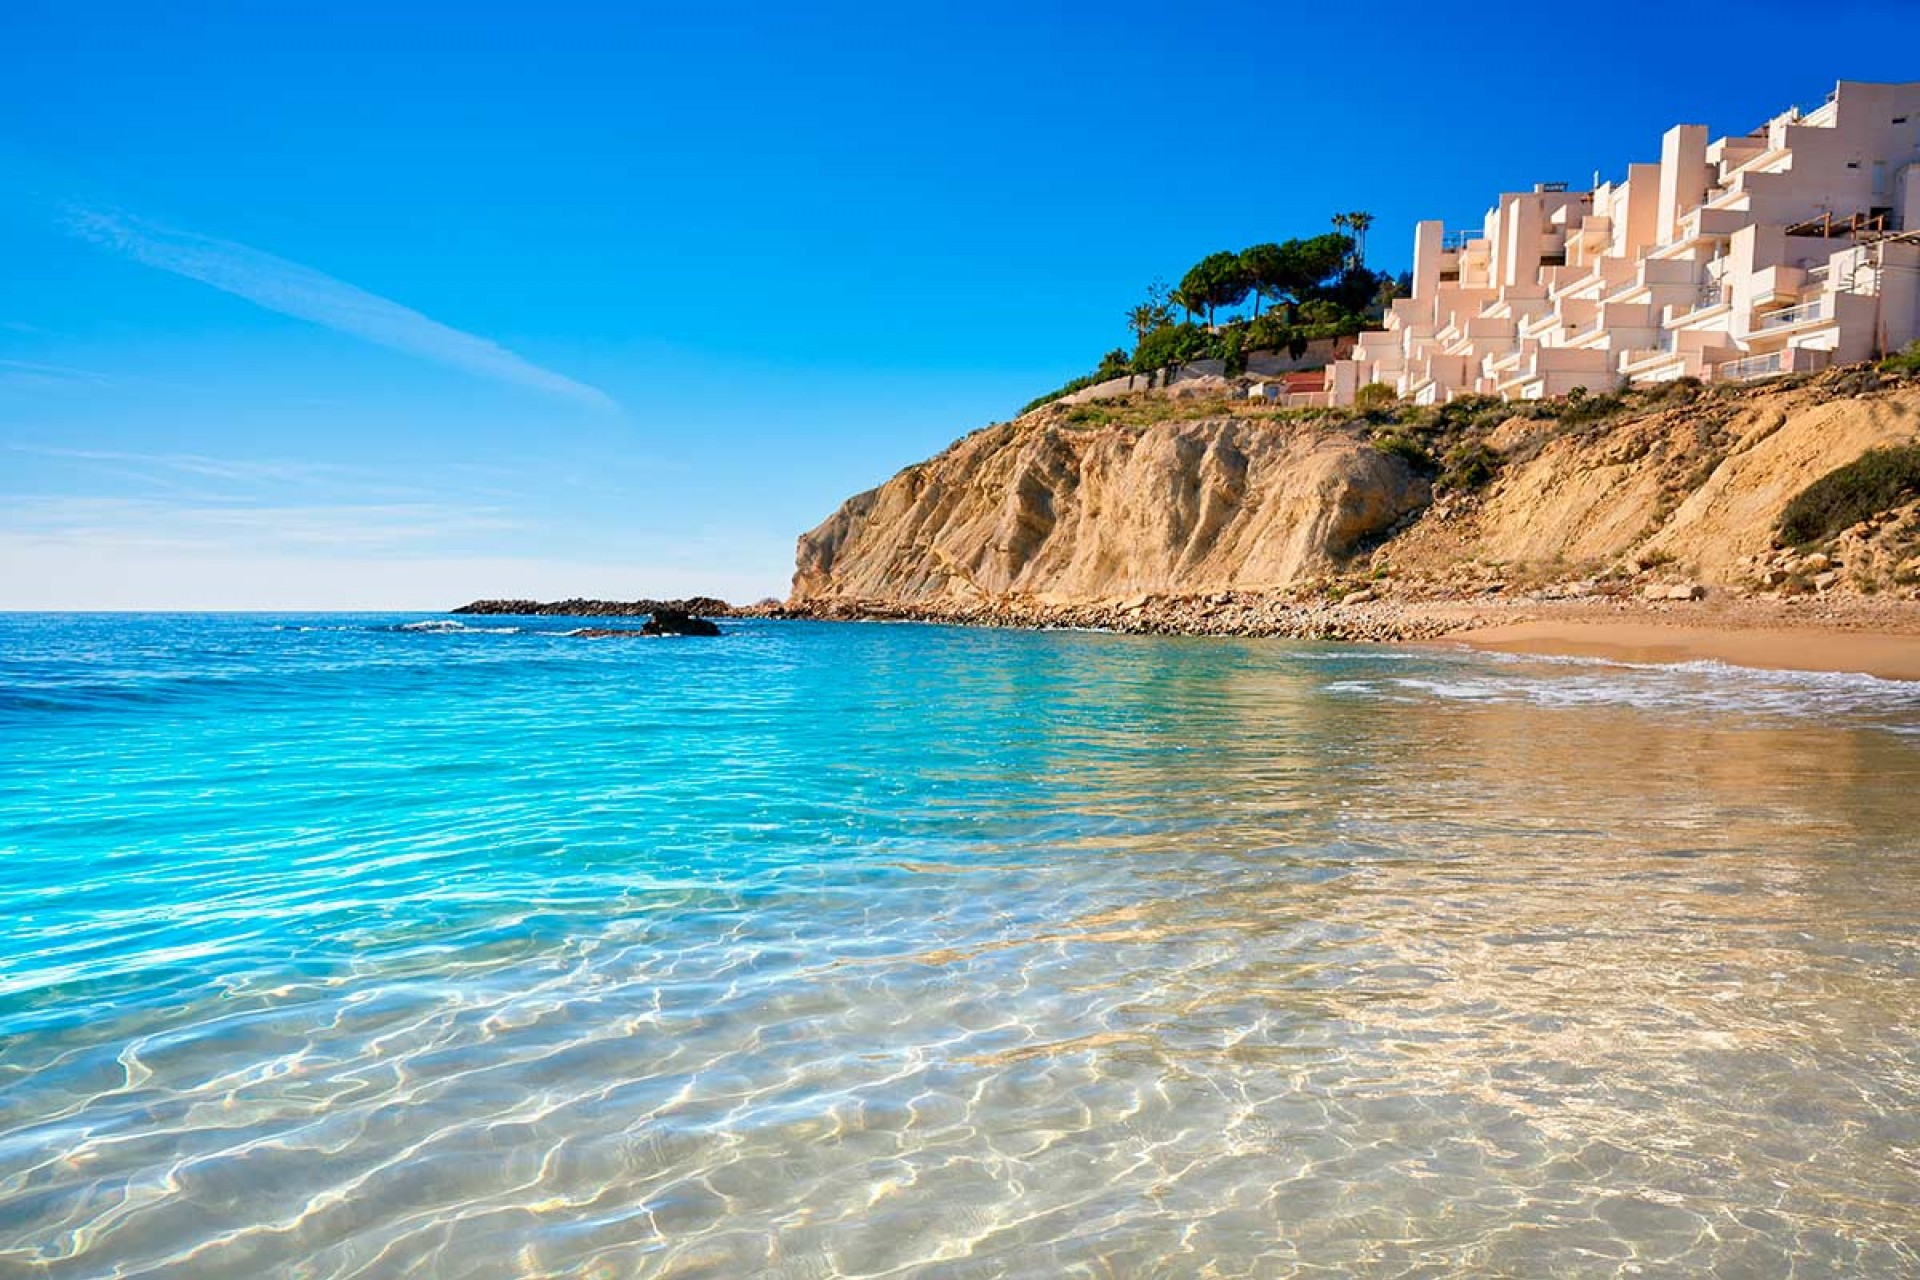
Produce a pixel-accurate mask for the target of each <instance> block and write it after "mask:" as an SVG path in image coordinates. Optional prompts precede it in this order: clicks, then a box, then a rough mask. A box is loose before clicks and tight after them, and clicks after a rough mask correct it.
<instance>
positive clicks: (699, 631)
mask: <svg viewBox="0 0 1920 1280" xmlns="http://www.w3.org/2000/svg"><path fill="white" fill-rule="evenodd" d="M640 634H641V635H643V636H717V635H719V634H720V628H719V627H717V626H715V625H714V624H713V623H711V622H708V621H707V620H706V619H705V618H696V617H694V616H693V615H692V614H690V613H682V612H681V611H680V610H678V609H656V610H654V611H653V616H652V617H651V618H648V619H647V621H646V623H645V625H643V626H642V627H641V628H640Z"/></svg>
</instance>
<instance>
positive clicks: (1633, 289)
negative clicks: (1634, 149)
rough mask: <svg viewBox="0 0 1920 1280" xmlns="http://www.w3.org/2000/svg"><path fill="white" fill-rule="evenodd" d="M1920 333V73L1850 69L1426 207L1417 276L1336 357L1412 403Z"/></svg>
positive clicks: (1337, 367)
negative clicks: (1466, 222) (1792, 104)
mask: <svg viewBox="0 0 1920 1280" xmlns="http://www.w3.org/2000/svg"><path fill="white" fill-rule="evenodd" d="M1916 337H1920V82H1915V83H1911V84H1864V83H1856V82H1853V81H1842V82H1840V84H1839V86H1838V87H1837V88H1836V89H1835V90H1834V91H1833V93H1832V94H1831V95H1830V96H1829V97H1828V99H1827V102H1826V105H1824V106H1822V107H1821V108H1820V109H1819V110H1817V111H1813V112H1810V113H1808V114H1805V115H1803V114H1801V113H1800V112H1799V110H1798V109H1795V110H1790V111H1787V112H1785V113H1784V114H1782V115H1778V116H1775V117H1774V118H1773V119H1771V120H1769V121H1767V123H1766V124H1764V125H1762V126H1761V127H1760V128H1758V129H1755V130H1754V131H1753V132H1752V133H1748V134H1744V135H1741V136H1739V137H1727V138H1721V139H1719V140H1718V141H1716V142H1709V141H1708V140H1707V130H1706V128H1705V126H1703V125H1692V124H1683V125H1677V126H1675V127H1674V128H1672V129H1669V130H1668V131H1667V134H1666V136H1665V137H1664V138H1663V139H1661V144H1660V160H1659V163H1657V164H1635V165H1630V166H1629V167H1628V170H1627V175H1626V177H1625V178H1624V179H1623V180H1622V181H1619V182H1610V183H1606V184H1603V185H1601V186H1598V187H1596V188H1594V189H1593V190H1591V191H1569V190H1567V189H1566V187H1565V184H1561V183H1545V184H1542V185H1540V186H1537V187H1535V188H1534V189H1533V190H1532V191H1524V192H1514V193H1508V194H1505V195H1502V196H1501V197H1500V202H1499V203H1498V204H1497V205H1495V206H1494V207H1493V208H1492V209H1490V210H1488V212H1487V216H1486V220H1485V222H1484V223H1483V224H1482V225H1481V227H1480V228H1478V229H1477V230H1472V231H1464V232H1449V231H1447V230H1446V228H1445V227H1444V225H1443V224H1442V223H1439V222H1422V223H1420V224H1419V226H1418V227H1417V229H1416V230H1415V233H1414V255H1413V293H1412V296H1411V297H1408V298H1402V299H1399V300H1398V301H1396V302H1395V303H1394V304H1393V307H1392V309H1391V311H1390V312H1389V313H1388V315H1387V317H1386V329H1385V330H1384V331H1383V332H1377V333H1365V334H1362V335H1360V339H1359V343H1358V346H1357V347H1356V348H1355V351H1354V355H1353V358H1352V359H1349V360H1342V361H1339V362H1338V363H1336V364H1334V365H1332V366H1331V367H1330V368H1329V370H1328V387H1327V392H1326V395H1327V398H1328V400H1329V401H1330V402H1331V403H1333V404H1349V403H1351V402H1352V400H1353V396H1354V392H1355V391H1356V390H1358V389H1359V388H1360V387H1362V386H1364V385H1366V384H1367V383H1370V382H1383V383H1386V384H1388V385H1390V386H1392V387H1394V388H1395V389H1396V390H1397V391H1398V392H1399V393H1400V394H1401V395H1402V396H1405V397H1407V398H1409V399H1411V400H1413V401H1415V402H1417V403H1421V404H1438V403H1442V402H1444V401H1447V400H1450V399H1452V398H1453V397H1455V396H1459V395H1467V394H1472V393H1481V394H1491V395H1501V396H1506V397H1508V398H1510V399H1538V398H1541V397H1545V396H1558V395H1565V394H1566V393H1567V392H1569V391H1571V390H1573V389H1574V388H1576V387H1584V388H1586V389H1587V390H1589V391H1594V392H1600V391H1608V390H1612V389H1613V388H1615V387H1618V386H1621V385H1624V384H1627V383H1648V382H1661V381H1666V380H1670V379H1673V378H1679V377H1684V376H1692V377H1696V378H1702V379H1707V380H1745V379H1750V378H1757V377H1764V376H1766V375H1769V374H1774V373H1786V372H1795V371H1801V370H1811V369H1822V368H1825V367H1827V366H1828V365H1831V364H1845V363H1849V362H1852V361H1856V360H1866V359H1869V358H1871V357H1873V356H1875V355H1878V354H1881V353H1883V352H1888V351H1896V350H1899V349H1900V348H1902V347H1904V346H1905V345H1906V344H1907V343H1909V342H1912V341H1913V340H1914V339H1915V338H1916Z"/></svg>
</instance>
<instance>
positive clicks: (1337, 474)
mask: <svg viewBox="0 0 1920 1280" xmlns="http://www.w3.org/2000/svg"><path fill="white" fill-rule="evenodd" d="M1429 496H1430V494H1429V489H1428V486H1427V484H1426V482H1425V481H1423V480H1421V479H1419V478H1417V477H1416V476H1414V475H1413V473H1412V472H1411V471H1410V470H1409V469H1408V468H1407V466H1406V464H1404V463H1403V462H1401V461H1400V460H1399V459H1397V458H1392V457H1389V456H1387V455H1385V454H1382V453H1380V452H1379V451H1377V450H1375V449H1374V448H1372V447H1371V446H1370V445H1369V444H1367V443H1366V442H1365V440H1364V439H1363V438H1361V437H1360V436H1359V435H1358V434H1355V433H1350V432H1338V431H1328V430H1326V429H1325V428H1320V429H1317V430H1316V429H1310V428H1306V427H1302V426H1298V425H1277V424H1274V423H1271V422H1261V421H1246V420H1239V419H1215V420H1206V421H1196V422H1169V423H1159V424H1155V425H1152V426H1145V427H1134V426H1123V425H1114V424H1109V425H1102V426H1079V425H1075V424H1073V423H1071V422H1069V421H1067V420H1065V418H1064V417H1063V416H1062V415H1059V414H1057V413H1047V412H1045V411H1043V412H1042V413H1040V414H1037V415H1029V416H1028V417H1027V418H1024V419H1022V420H1020V421H1019V422H1014V423H1006V424H1002V425H1000V426H996V427H991V428H988V429H987V430H985V431H981V432H977V433H975V434H974V435H972V436H969V437H967V438H966V439H964V440H962V441H960V442H959V443H958V444H955V445H954V446H953V447H952V448H950V449H948V450H947V451H946V452H944V453H942V454H941V455H940V456H938V457H936V458H934V459H932V460H930V461H928V462H924V463H921V464H919V465H918V466H914V467H909V468H907V469H906V470H905V471H902V472H901V473H900V474H898V475H896V476H894V477H893V479H891V480H889V481H887V482H886V483H885V484H883V485H881V486H880V487H879V488H878V489H874V490H871V491H869V492H867V493H863V494H861V495H859V496H858V497H855V498H853V499H851V500H849V501H848V502H847V503H846V504H845V505H844V506H842V507H841V508H840V510H839V511H837V512H835V513H834V514H833V515H832V516H831V517H829V518H828V519H827V520H826V522H825V523H823V524H821V525H820V526H819V527H818V528H816V529H814V530H813V531H812V532H810V533H807V534H804V535H803V536H802V537H801V539H800V545H799V554H798V570H797V572H796V573H795V575H794V581H793V591H794V602H795V603H812V602H820V601H827V600H886V601H893V602H915V603H931V602H940V601H959V600H965V599H969V598H979V597H983V596H997V595H1002V594H1007V593H1018V594H1024V595H1032V596H1036V597H1040V598H1044V599H1056V600H1062V601H1066V600H1083V599H1100V598H1105V597H1110V596H1119V595H1128V594H1132V593H1140V592H1166V591H1200V590H1223V589H1229V588H1272V587H1278V586H1282V585H1284V584H1286V583H1288V582H1292V581H1295V580H1297V579H1300V578H1302V577H1306V576H1310V575H1312V574H1315V573H1318V572H1323V571H1325V570H1328V569H1330V568H1333V567H1335V566H1337V565H1339V564H1340V563H1343V562H1344V561H1345V560H1346V559H1347V558H1348V557H1350V556H1351V555H1352V554H1353V553H1354V552H1355V551H1356V550H1357V549H1359V548H1360V547H1361V546H1362V545H1363V544H1364V543H1365V542H1366V541H1367V540H1368V539H1370V538H1373V537H1377V536H1379V535H1381V534H1383V533H1384V532H1385V531H1386V530H1388V529H1389V528H1391V527H1392V526H1393V525H1394V524H1395V523H1396V522H1397V521H1399V520H1400V519H1401V518H1402V517H1404V516H1406V515H1408V514H1409V513H1411V512H1414V511H1417V510H1419V509H1420V508H1422V507H1423V506H1425V505H1426V503H1427V501H1428V499H1429Z"/></svg>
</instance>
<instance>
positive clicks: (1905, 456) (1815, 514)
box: [1780, 444, 1920, 547]
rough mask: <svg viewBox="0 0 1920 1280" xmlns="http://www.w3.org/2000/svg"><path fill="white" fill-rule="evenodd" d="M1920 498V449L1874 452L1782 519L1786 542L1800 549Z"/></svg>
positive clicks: (1801, 498) (1805, 493) (1808, 494)
mask: <svg viewBox="0 0 1920 1280" xmlns="http://www.w3.org/2000/svg"><path fill="white" fill-rule="evenodd" d="M1912 497H1920V444H1908V445H1897V446H1895V447H1893V448H1891V449H1870V450H1868V451H1867V452H1866V453H1863V454H1861V455H1860V456H1859V457H1858V458H1855V459H1854V460H1853V461H1852V462H1849V463H1848V464H1847V465H1846V466H1844V467H1840V468H1837V469H1836V470H1833V471H1829V472H1827V474H1826V475H1824V476H1821V477H1820V478H1819V479H1818V480H1815V481H1814V482H1813V483H1812V484H1810V485H1808V486H1807V487H1806V488H1805V489H1802V490H1801V491H1800V492H1799V493H1798V494H1796V495H1795V496H1794V498H1793V501H1791V502H1789V503H1787V506H1786V510H1784V511H1782V512H1781V513H1780V536H1781V537H1782V538H1783V539H1785V540H1786V541H1787V542H1789V543H1791V544H1793V545H1794V546H1797V547H1804V546H1806V545H1807V544H1808V543H1812V542H1818V541H1820V540H1821V539H1822V538H1829V537H1832V536H1833V535H1834V534H1836V533H1838V532H1840V531H1841V530H1842V529H1845V528H1847V527H1848V526H1849V525H1853V524H1858V523H1859V522H1860V521H1862V520H1864V519H1866V518H1867V517H1868V516H1870V515H1875V514H1877V513H1879V512H1882V511H1885V510H1886V509H1887V508H1889V507H1892V506H1896V505H1898V504H1899V503H1900V502H1902V501H1904V500H1905V499H1908V498H1912Z"/></svg>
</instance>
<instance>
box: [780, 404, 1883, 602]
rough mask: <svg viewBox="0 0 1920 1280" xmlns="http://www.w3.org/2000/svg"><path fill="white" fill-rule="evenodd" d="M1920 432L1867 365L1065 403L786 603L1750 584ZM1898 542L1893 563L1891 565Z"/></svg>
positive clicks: (913, 494) (955, 452) (838, 558)
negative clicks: (1559, 402) (1753, 378)
mask: <svg viewBox="0 0 1920 1280" xmlns="http://www.w3.org/2000/svg"><path fill="white" fill-rule="evenodd" d="M1423 432H1424V433H1425V434H1424V435H1422V433H1423ZM1395 438H1399V439H1401V440H1403V441H1407V442H1423V447H1424V448H1427V449H1430V450H1431V452H1432V454H1433V455H1435V456H1436V465H1435V466H1433V467H1426V466H1423V465H1421V464H1422V462H1423V461H1424V459H1423V458H1422V457H1421V452H1422V450H1421V448H1409V449H1406V450H1394V449H1391V448H1389V449H1386V450H1383V449H1382V447H1381V445H1382V444H1389V445H1390V444H1391V443H1392V442H1393V441H1394V440H1395ZM1916 438H1920V384H1916V382H1915V380H1913V379H1912V378H1906V379H1901V378H1882V377H1880V376H1878V375H1875V374H1873V373H1872V372H1871V371H1861V370H1853V371H1835V372H1834V373H1832V374H1829V375H1825V376H1823V377H1821V378H1819V379H1814V380H1811V381H1807V380H1801V381H1798V382H1792V383H1781V384H1775V385H1773V386H1769V387H1761V388H1752V389H1737V388H1723V389H1703V388H1699V387H1697V386H1685V387H1676V388H1671V389H1668V390H1662V391H1655V392H1646V393H1641V392H1636V393H1632V394H1631V395H1628V396H1625V397H1615V398H1604V401H1603V402H1602V403H1599V404H1595V403H1594V402H1592V401H1589V402H1587V403H1586V404H1584V405H1577V406H1573V407H1566V406H1561V407H1553V406H1545V407H1540V406H1536V407H1532V408H1527V407H1515V406H1507V405H1496V404H1492V403H1486V402H1483V403H1481V404H1479V405H1477V406H1475V407H1474V408H1473V410H1472V412H1471V414H1469V413H1467V412H1465V411H1463V412H1461V413H1457V414H1451V415H1449V414H1436V413H1435V411H1432V410H1412V409H1400V410H1393V411H1389V412H1387V413H1376V414H1375V415H1373V416H1371V417H1369V416H1365V415H1351V414H1343V413H1337V412H1326V413H1320V414H1309V415H1304V416H1303V415H1300V414H1298V413H1297V412H1296V413H1293V414H1288V413H1285V412H1275V411H1272V410H1262V409H1254V408H1248V407H1245V406H1242V405H1235V404H1233V403H1232V402H1230V401H1227V400H1225V399H1219V400H1215V401H1211V402H1207V401H1196V400H1191V399H1189V400H1182V399H1180V398H1179V397H1177V396H1173V397H1165V396H1163V397H1157V398H1156V397H1154V396H1151V395H1149V396H1140V397H1134V398H1132V399H1131V400H1130V401H1129V402H1128V403H1126V404H1122V405H1118V406H1113V405H1102V406H1093V405H1083V406H1063V405H1053V406H1048V407H1046V408H1043V409H1041V410H1038V411H1036V412H1034V413H1031V414H1028V415H1026V416H1025V417H1023V418H1021V419H1019V420H1017V421H1015V422H1011V423H1005V424H1001V425H997V426H994V427H990V428H987V429H985V430H983V431H979V432H976V433H975V434H973V435H971V436H968V437H967V438H965V439H963V440H961V441H959V442H958V443H956V444H955V445H953V446H952V447H950V448H949V449H947V450H946V451H945V452H943V453H941V454H940V455H939V456H937V457H935V458H933V459H931V460H929V461H927V462H924V463H921V464H918V465H916V466H913V467H909V468H907V469H906V470H905V471H902V472H901V473H899V474H898V475H896V476H894V477H893V478H892V479H891V480H889V481H887V482H886V483H885V484H883V485H881V486H880V487H879V488H877V489H874V490H871V491H869V492H867V493H863V494H860V495H859V496H857V497H855V498H852V499H850V500H849V501H848V502H847V503H845V504H844V505H843V506H842V507H841V508H840V510H838V511H837V512H835V513H834V514H833V515H832V516H831V517H829V518H828V519H827V520H826V521H825V522H824V523H822V524H821V525H820V526H819V527H818V528H816V529H814V530H813V531H811V532H810V533H807V534H805V535H803V536H802V537H801V539H800V542H799V548H798V564H797V572H796V574H795V576H794V585H793V600H792V603H793V604H794V605H795V606H796V607H799V608H801V609H808V608H814V609H820V608H832V607H834V606H839V605H846V604H850V603H853V602H858V601H868V602H875V603H883V604H890V605H901V604H913V605H928V606H933V607H936V608H937V607H943V606H962V605H966V604H968V603H969V602H976V601H980V600H987V599H1009V598H1026V599H1032V600H1036V601H1040V602H1042V603H1051V604H1069V603H1080V602H1087V601H1095V600H1112V599H1115V598H1121V597H1128V596H1134V595H1139V594H1151V593H1163V594H1164V593H1205V592H1217V591H1230V590H1241V591H1245V590H1255V591H1275V590H1287V589H1290V588H1297V587H1298V586H1299V585H1300V584H1303V583H1323V584H1324V583H1325V582H1327V581H1329V580H1332V579H1335V578H1338V577H1339V576H1340V575H1342V574H1346V575H1350V576H1353V575H1364V577H1365V578H1366V581H1367V585H1368V589H1369V590H1370V591H1376V592H1380V593H1383V594H1390V593H1392V592H1393V591H1394V590H1395V589H1396V585H1397V584H1408V583H1417V582H1421V581H1425V582H1429V583H1431V582H1436V581H1443V580H1447V579H1449V578H1450V577H1457V576H1458V572H1459V569H1460V567H1461V566H1462V565H1464V564H1474V565H1479V566H1487V565H1492V566H1497V568H1498V572H1497V574H1495V575H1491V576H1497V577H1499V578H1502V579H1517V580H1529V579H1530V580H1533V581H1536V582H1541V581H1547V580H1550V579H1555V578H1563V579H1566V578H1574V577H1578V576H1581V575H1588V576H1591V575H1596V574H1607V573H1610V572H1611V573H1623V572H1624V573H1629V574H1630V573H1633V572H1639V573H1641V574H1643V575H1644V574H1645V573H1647V572H1649V571H1651V570H1652V569H1654V568H1655V567H1659V568H1660V569H1661V570H1662V571H1663V572H1664V573H1667V574H1672V575H1679V574H1684V575H1689V576H1692V577H1694V578H1697V579H1698V580H1700V581H1702V582H1707V583H1712V584H1715V585H1716V586H1723V587H1727V588H1732V589H1737V590H1752V589H1756V588H1761V587H1765V586H1767V585H1768V583H1767V574H1768V565H1769V563H1772V562H1771V561H1769V557H1770V556H1774V555H1775V554H1776V553H1775V552H1774V550H1773V547H1772V543H1773V540H1774V533H1775V526H1776V523H1777V521H1778V518H1779V516H1780V512H1781V510H1782V509H1783V508H1784V507H1785V505H1786V504H1787V502H1788V501H1789V500H1791V499H1792V498H1793V497H1794V495H1796V494H1798V493H1799V492H1800V491H1801V490H1803V489H1805V488H1806V486H1807V485H1808V484H1810V483H1811V482H1812V481H1814V480H1815V479H1817V478H1818V477H1820V476H1822V475H1824V474H1826V473H1827V472H1830V471H1832V470H1834V469H1835V468H1837V467H1840V466H1842V465H1844V464H1846V463H1848V462H1851V461H1853V460H1854V459H1856V458H1858V457H1859V456H1860V454H1861V453H1863V452H1864V451H1866V450H1868V449H1870V448H1874V447H1878V446H1884V445H1890V444H1901V443H1907V442H1911V441H1914V440H1915V439H1916ZM1463 449H1467V450H1469V451H1474V452H1477V453H1478V455H1479V456H1482V457H1484V458H1486V459H1487V460H1488V467H1486V468H1483V469H1482V470H1483V474H1481V475H1480V476H1479V477H1477V478H1476V479H1473V480H1471V481H1460V480H1457V479H1456V480H1453V481H1452V483H1451V484H1450V478H1449V476H1448V473H1447V469H1446V468H1445V467H1444V466H1442V465H1439V461H1438V460H1439V459H1443V458H1445V457H1447V456H1458V455H1459V454H1460V451H1461V450H1463ZM1448 450H1451V451H1452V454H1451V455H1450V454H1449V453H1448ZM1409 458H1411V462H1409V461H1408V460H1407V459H1409ZM1487 471H1490V472H1491V475H1490V477H1489V476H1488V475H1487V474H1484V473H1485V472H1487ZM1436 472H1437V473H1438V474H1437V475H1436V474H1435V473H1436ZM1908 514H1910V515H1913V514H1914V513H1911V512H1909V513H1908ZM1902 519H1903V517H1901V516H1900V515H1899V513H1897V512H1896V513H1893V514H1892V515H1890V516H1889V517H1888V520H1887V521H1886V522H1883V523H1885V525H1886V528H1884V529H1882V527H1881V525H1879V524H1876V525H1874V526H1873V527H1872V528H1869V529H1867V530H1866V531H1865V533H1864V534H1863V533H1862V531H1861V530H1854V531H1852V532H1853V534H1854V535H1855V536H1856V538H1858V537H1868V538H1869V539H1871V538H1872V537H1874V536H1878V535H1880V534H1884V535H1885V536H1884V537H1883V538H1882V539H1881V540H1882V541H1885V540H1886V538H1892V539H1894V540H1895V542H1899V540H1900V539H1902V538H1913V537H1920V528H1914V529H1909V528H1907V525H1908V524H1920V515H1915V516H1914V519H1913V520H1908V521H1906V523H1905V524H1903V523H1902ZM1903 530H1904V532H1903ZM1904 545H1908V544H1905V543H1902V544H1901V545H1896V546H1893V547H1892V548H1891V554H1890V555H1882V556H1881V557H1880V558H1881V559H1882V560H1886V561H1887V563H1888V564H1889V565H1891V564H1894V563H1896V562H1897V561H1899V560H1900V558H1901V557H1900V551H1901V546H1904ZM1483 576H1489V575H1483Z"/></svg>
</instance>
